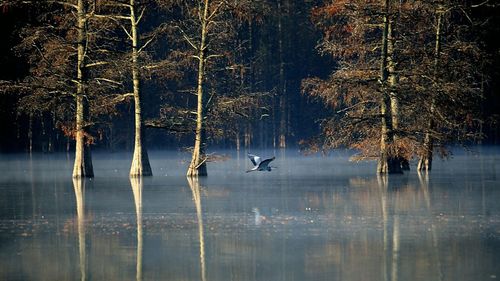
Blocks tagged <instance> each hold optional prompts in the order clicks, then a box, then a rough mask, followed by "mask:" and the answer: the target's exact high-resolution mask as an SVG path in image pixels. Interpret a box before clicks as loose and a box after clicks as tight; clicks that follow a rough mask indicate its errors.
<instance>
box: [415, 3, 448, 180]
mask: <svg viewBox="0 0 500 281" xmlns="http://www.w3.org/2000/svg"><path fill="white" fill-rule="evenodd" d="M436 13H437V24H436V39H435V40H436V41H435V46H434V81H436V79H437V78H438V69H439V59H440V53H441V25H442V17H443V12H442V11H441V10H440V8H439V9H438V11H437V12H436ZM434 95H435V93H434V94H433V96H432V97H431V103H430V108H429V120H428V123H427V130H426V132H425V136H424V143H423V151H422V154H421V155H420V159H419V161H418V167H417V169H418V170H419V171H430V170H431V169H432V156H433V155H432V154H433V150H434V140H433V138H432V135H431V134H432V131H433V130H434V127H435V124H434V119H433V117H434V112H435V110H436V98H435V96H434Z"/></svg>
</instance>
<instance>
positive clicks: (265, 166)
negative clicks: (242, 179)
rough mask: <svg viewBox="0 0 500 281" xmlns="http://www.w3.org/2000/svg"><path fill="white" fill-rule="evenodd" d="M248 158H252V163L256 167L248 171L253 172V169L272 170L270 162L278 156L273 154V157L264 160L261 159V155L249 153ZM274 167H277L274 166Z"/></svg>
mask: <svg viewBox="0 0 500 281" xmlns="http://www.w3.org/2000/svg"><path fill="white" fill-rule="evenodd" d="M248 158H250V161H252V164H253V165H254V167H253V168H252V169H250V170H248V171H247V173H249V172H253V171H269V172H270V171H271V166H269V163H271V161H273V160H274V159H276V157H274V156H273V157H272V158H268V159H266V160H264V161H261V160H260V157H259V156H257V155H253V154H250V153H248ZM273 168H275V167H273Z"/></svg>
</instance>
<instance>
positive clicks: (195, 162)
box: [187, 0, 209, 177]
mask: <svg viewBox="0 0 500 281" xmlns="http://www.w3.org/2000/svg"><path fill="white" fill-rule="evenodd" d="M204 2H205V6H204V9H203V15H202V20H201V42H200V46H199V48H198V50H199V51H198V87H197V95H198V100H197V110H196V131H195V141H194V148H193V155H192V158H191V164H189V167H188V171H187V176H188V177H198V176H207V164H206V155H205V146H206V140H205V128H204V124H203V123H204V117H205V104H204V97H203V90H204V89H203V79H204V75H205V49H206V37H207V24H208V18H207V17H208V6H209V3H208V0H205V1H204Z"/></svg>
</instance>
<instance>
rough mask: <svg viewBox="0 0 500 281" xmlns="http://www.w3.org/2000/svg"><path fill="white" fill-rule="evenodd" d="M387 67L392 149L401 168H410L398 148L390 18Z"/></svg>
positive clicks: (395, 85)
mask: <svg viewBox="0 0 500 281" xmlns="http://www.w3.org/2000/svg"><path fill="white" fill-rule="evenodd" d="M387 41H388V42H387V68H388V75H389V77H388V79H389V88H390V93H389V97H390V102H391V122H392V132H393V134H392V135H393V139H394V149H395V157H396V158H397V160H398V161H399V163H400V166H401V169H402V170H410V163H409V161H408V159H406V158H405V157H404V156H403V155H401V151H400V149H399V146H400V143H399V142H400V138H399V134H400V132H399V120H400V113H399V100H400V97H399V95H400V93H399V92H398V91H397V90H396V87H397V86H398V83H399V76H398V74H397V72H396V54H395V52H394V51H395V46H394V45H395V41H396V38H395V36H394V24H393V22H392V21H391V20H389V21H388V28H387Z"/></svg>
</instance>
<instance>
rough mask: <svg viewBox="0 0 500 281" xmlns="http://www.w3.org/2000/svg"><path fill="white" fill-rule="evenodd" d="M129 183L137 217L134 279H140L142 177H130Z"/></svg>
mask: <svg viewBox="0 0 500 281" xmlns="http://www.w3.org/2000/svg"><path fill="white" fill-rule="evenodd" d="M130 185H131V186H132V192H133V194H134V202H135V214H136V219H137V258H136V275H135V278H136V280H138V281H139V280H142V253H143V239H142V238H143V234H142V190H143V185H144V184H143V178H142V177H131V178H130Z"/></svg>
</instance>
